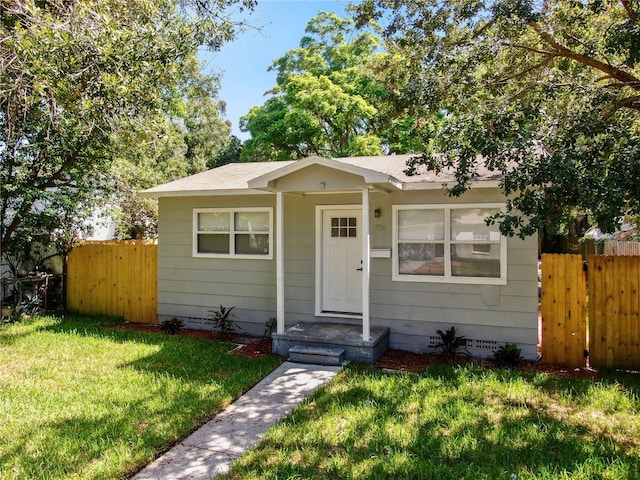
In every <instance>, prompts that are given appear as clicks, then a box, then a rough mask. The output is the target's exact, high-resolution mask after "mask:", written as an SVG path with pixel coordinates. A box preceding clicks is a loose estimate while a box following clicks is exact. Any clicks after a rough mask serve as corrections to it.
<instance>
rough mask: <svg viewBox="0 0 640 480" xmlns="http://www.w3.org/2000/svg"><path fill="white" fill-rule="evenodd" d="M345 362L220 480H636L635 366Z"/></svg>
mask: <svg viewBox="0 0 640 480" xmlns="http://www.w3.org/2000/svg"><path fill="white" fill-rule="evenodd" d="M603 377H604V378H603V379H602V380H600V381H598V382H594V381H592V380H577V379H566V378H557V377H550V376H548V375H546V374H541V373H518V372H509V371H502V370H488V369H483V368H481V367H477V366H465V367H456V366H451V365H438V364H435V365H433V366H431V367H430V368H429V369H428V370H427V371H426V372H425V373H422V374H417V375H416V374H400V373H385V372H381V371H376V370H372V369H366V368H362V367H351V368H348V369H347V370H346V371H344V372H343V373H342V374H340V375H338V376H337V377H336V378H335V379H334V381H333V382H331V383H330V384H329V385H327V386H326V387H324V388H322V389H321V390H319V391H317V392H316V393H315V394H314V395H313V396H312V397H311V398H310V399H309V400H308V401H307V402H305V403H304V404H303V405H302V406H301V407H300V408H299V409H298V410H296V411H295V412H294V413H293V414H292V415H291V416H289V417H287V418H286V419H285V420H284V421H283V422H282V423H280V424H279V425H277V426H276V427H275V428H273V429H272V430H271V431H270V432H269V433H268V435H266V436H265V438H264V439H263V441H262V442H261V444H260V445H259V446H258V448H256V449H255V450H253V451H251V452H249V453H247V454H246V455H245V456H244V457H242V459H241V460H240V461H239V462H238V463H237V464H236V465H235V467H234V468H233V469H232V471H231V472H230V473H229V474H228V475H227V478H228V479H263V478H266V479H305V478H313V479H338V478H339V479H393V480H398V479H434V480H435V479H437V480H444V479H456V480H459V479H507V480H512V479H554V480H555V479H612V480H614V479H615V480H620V479H639V478H640V401H639V392H640V374H615V373H612V374H606V375H603Z"/></svg>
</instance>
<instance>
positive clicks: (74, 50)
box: [0, 0, 254, 253]
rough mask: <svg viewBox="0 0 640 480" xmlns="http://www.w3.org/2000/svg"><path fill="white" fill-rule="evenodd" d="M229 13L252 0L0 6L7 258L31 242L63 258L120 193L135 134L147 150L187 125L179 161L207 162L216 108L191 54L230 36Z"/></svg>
mask: <svg viewBox="0 0 640 480" xmlns="http://www.w3.org/2000/svg"><path fill="white" fill-rule="evenodd" d="M233 4H238V5H243V6H244V7H247V8H251V7H252V5H253V4H254V1H253V0H246V1H243V2H233V1H228V0H210V1H204V2H201V1H191V0H184V1H181V2H180V3H178V2H176V1H174V0H99V1H98V0H90V1H84V2H55V1H44V2H40V1H38V2H36V1H34V0H27V1H16V0H9V1H5V2H2V4H1V6H0V19H1V20H0V38H2V48H0V65H2V68H0V91H1V92H2V95H1V96H0V162H1V164H0V167H1V168H0V217H1V220H2V229H1V245H2V247H1V248H2V253H4V252H7V251H16V250H19V249H20V248H22V247H21V246H24V245H28V244H30V243H33V242H36V241H37V242H40V243H45V244H49V243H55V244H56V245H57V246H58V247H59V248H61V249H64V248H65V247H66V246H68V245H69V244H70V242H71V241H72V240H73V239H74V238H75V237H77V236H78V235H79V234H80V233H82V231H83V230H85V229H86V228H87V222H86V219H87V218H89V216H90V215H91V214H92V212H93V211H94V209H95V208H96V207H97V206H100V204H101V203H102V204H106V203H108V202H110V201H111V200H112V199H111V197H110V196H109V193H110V192H114V191H118V188H119V187H120V186H122V184H123V181H122V179H120V180H121V181H117V180H115V181H114V177H115V179H117V178H118V177H117V175H115V176H114V175H113V172H112V170H111V166H112V164H113V162H114V160H115V159H117V158H123V157H124V156H126V155H123V154H122V151H126V152H129V151H131V153H132V154H134V155H135V153H134V152H133V150H135V149H136V148H137V144H135V143H133V142H127V141H126V140H127V139H129V138H134V137H133V136H130V134H133V133H136V134H139V135H140V137H141V138H146V139H147V142H143V145H144V146H147V145H149V143H150V142H154V141H155V140H156V139H158V138H159V136H158V133H159V132H161V131H163V130H164V131H168V132H171V125H169V124H168V123H167V121H166V120H167V118H168V119H172V118H181V119H185V118H186V117H187V116H188V117H189V121H190V122H191V121H192V122H193V124H190V125H186V121H185V129H186V131H187V135H186V136H185V139H183V140H182V141H184V143H185V147H186V153H185V155H187V157H188V158H190V161H191V162H192V164H193V165H195V168H202V167H203V166H204V165H205V164H206V159H205V158H203V154H202V152H201V151H199V150H198V147H197V146H196V144H198V143H199V142H200V141H201V140H202V137H205V136H206V135H207V133H204V132H210V131H211V129H210V125H211V124H212V121H211V120H210V119H211V118H212V115H213V113H212V112H213V111H215V110H216V109H217V108H218V107H217V106H216V105H215V104H212V103H206V102H204V103H202V102H200V101H199V100H200V99H202V98H205V96H204V95H200V94H197V95H195V97H193V95H192V92H193V91H194V89H195V90H197V88H198V87H197V85H196V84H197V83H198V82H199V79H198V72H199V64H198V62H197V50H198V47H199V46H200V45H202V44H203V43H206V44H208V45H210V46H211V47H214V48H217V47H219V46H220V45H221V43H222V42H224V41H227V40H229V39H230V38H231V37H232V35H233V31H234V26H233V24H232V23H231V21H230V20H229V19H228V12H227V11H226V8H227V7H230V6H233ZM205 83H206V82H205ZM190 98H193V99H194V100H196V99H197V100H198V101H194V102H191V103H189V99H190ZM183 104H185V105H186V107H185V110H184V114H183V115H182V116H179V117H173V116H172V115H171V114H172V113H173V112H176V111H178V110H180V108H182V107H181V105H183ZM213 123H215V119H214V121H213ZM125 132H126V133H125ZM216 138H217V137H216ZM172 141H173V139H172V140H171V141H169V142H168V143H167V146H168V145H169V144H171V142H172ZM213 141H217V140H213ZM160 143H163V140H162V139H161V140H160ZM154 147H155V146H154ZM158 170H160V169H158ZM133 188H134V186H131V189H133ZM123 210H124V209H123Z"/></svg>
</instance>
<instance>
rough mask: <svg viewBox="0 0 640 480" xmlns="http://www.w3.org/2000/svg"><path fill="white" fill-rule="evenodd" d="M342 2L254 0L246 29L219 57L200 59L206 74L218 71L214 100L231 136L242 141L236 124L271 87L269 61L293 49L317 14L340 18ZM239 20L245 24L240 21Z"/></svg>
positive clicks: (344, 3) (211, 55) (243, 135)
mask: <svg viewBox="0 0 640 480" xmlns="http://www.w3.org/2000/svg"><path fill="white" fill-rule="evenodd" d="M348 3H349V2H347V1H346V0H259V1H258V7H257V8H256V10H255V11H254V12H253V13H252V14H251V15H250V16H247V17H246V20H247V21H248V22H249V24H250V25H251V26H252V27H259V28H260V31H257V30H256V29H255V28H249V29H247V31H245V32H244V33H241V34H240V35H239V37H238V38H237V40H235V41H234V42H232V43H229V44H227V45H225V46H224V47H222V50H221V51H220V52H216V53H203V54H202V55H201V58H202V60H203V61H205V63H206V69H207V70H210V71H211V70H213V71H221V72H222V73H223V76H222V88H221V90H220V93H219V98H220V99H221V100H224V101H225V102H227V116H226V119H228V120H231V122H232V124H233V134H234V135H236V136H237V137H239V138H241V139H243V140H244V139H246V138H247V137H248V134H246V133H242V132H240V130H239V128H238V120H239V119H240V117H241V116H243V115H245V114H246V113H247V112H248V111H249V109H250V108H251V107H253V106H258V105H262V104H263V103H264V101H265V99H266V98H267V97H265V96H264V93H265V92H266V91H267V90H270V89H271V88H273V87H274V86H275V83H276V76H275V72H267V68H269V66H270V65H271V64H272V62H273V60H275V59H276V58H278V57H280V56H282V55H283V54H284V53H285V52H287V51H288V50H291V49H294V48H297V47H298V45H299V43H300V39H301V38H302V37H303V36H304V29H305V27H306V25H307V23H308V21H309V20H310V19H311V18H313V17H314V16H315V15H316V14H317V13H318V11H319V10H325V11H329V12H335V13H337V14H338V15H340V16H344V15H345V13H344V12H345V8H346V6H347V4H348ZM243 18H245V17H244V16H243Z"/></svg>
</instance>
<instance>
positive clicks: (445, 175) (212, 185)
mask: <svg viewBox="0 0 640 480" xmlns="http://www.w3.org/2000/svg"><path fill="white" fill-rule="evenodd" d="M413 156H414V155H383V156H372V157H347V158H335V159H332V160H331V161H332V162H336V168H339V166H340V163H344V164H347V165H352V166H355V167H358V168H363V169H368V170H373V171H376V172H380V173H383V174H385V175H389V176H391V177H393V178H395V179H396V180H398V182H400V183H402V184H403V185H406V186H407V187H409V188H411V186H414V187H415V186H418V185H423V186H424V185H425V184H432V185H433V186H434V187H437V186H439V185H441V184H442V183H445V182H453V181H455V177H454V175H453V172H452V171H444V172H441V173H440V174H438V175H436V174H435V173H434V172H427V171H426V169H422V171H420V170H419V172H420V174H419V175H413V176H409V175H407V174H406V173H404V171H405V170H406V168H407V161H408V160H409V159H410V158H412V157H413ZM306 160H307V161H313V158H308V159H306ZM298 161H304V160H298ZM293 163H295V161H284V162H252V163H230V164H227V165H223V166H221V167H218V168H214V169H212V170H208V171H206V172H202V173H197V174H195V175H192V176H190V177H185V178H181V179H179V180H176V181H173V182H170V183H166V184H164V185H159V186H157V187H153V188H150V189H148V190H144V191H143V192H141V195H143V196H145V197H162V196H183V195H184V196H192V195H216V194H227V193H256V194H259V193H265V192H263V191H261V190H252V189H250V188H249V186H248V182H249V181H250V180H252V179H254V178H256V177H259V176H261V175H266V174H269V173H272V172H275V171H276V170H278V169H280V168H283V167H287V166H289V165H291V164H293ZM500 178H501V174H500V172H491V171H489V170H487V169H486V168H485V167H484V165H480V166H479V167H478V178H477V181H478V182H488V181H489V182H495V181H498V180H500Z"/></svg>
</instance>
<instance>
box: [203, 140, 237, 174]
mask: <svg viewBox="0 0 640 480" xmlns="http://www.w3.org/2000/svg"><path fill="white" fill-rule="evenodd" d="M241 155H242V140H240V139H239V138H238V137H236V136H235V135H231V137H230V139H229V143H227V146H226V147H225V148H224V150H222V151H220V152H218V154H217V155H216V156H215V157H213V158H212V159H211V161H210V162H208V163H207V168H216V167H219V166H221V165H226V164H227V163H234V162H239V161H240V156H241Z"/></svg>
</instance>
